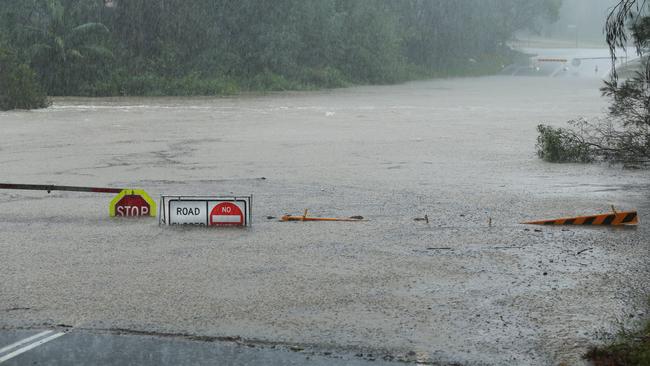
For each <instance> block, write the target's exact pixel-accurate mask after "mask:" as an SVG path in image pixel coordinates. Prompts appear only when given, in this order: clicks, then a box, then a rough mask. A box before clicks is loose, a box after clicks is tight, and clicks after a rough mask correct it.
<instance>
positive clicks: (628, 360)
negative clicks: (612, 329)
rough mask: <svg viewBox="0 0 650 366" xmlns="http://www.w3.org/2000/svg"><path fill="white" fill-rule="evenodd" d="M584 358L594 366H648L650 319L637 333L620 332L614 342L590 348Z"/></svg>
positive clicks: (649, 362)
mask: <svg viewBox="0 0 650 366" xmlns="http://www.w3.org/2000/svg"><path fill="white" fill-rule="evenodd" d="M649 302H650V300H649ZM584 358H585V359H587V360H589V361H591V362H592V363H593V365H594V366H647V365H650V319H648V320H646V321H645V323H644V324H643V327H642V328H641V329H640V330H639V331H636V332H621V333H620V334H619V335H618V337H617V339H616V340H615V341H614V342H612V343H611V344H608V345H605V346H600V347H594V348H592V349H591V350H589V352H588V353H587V354H586V355H585V357H584Z"/></svg>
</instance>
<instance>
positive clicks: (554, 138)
mask: <svg viewBox="0 0 650 366" xmlns="http://www.w3.org/2000/svg"><path fill="white" fill-rule="evenodd" d="M537 132H539V136H538V137H537V155H538V156H539V157H540V158H541V159H544V160H545V161H548V162H551V163H572V162H573V163H588V162H591V161H593V159H594V156H593V151H592V148H591V147H590V146H589V145H587V144H586V143H585V141H584V139H583V138H582V137H581V136H580V135H579V134H576V133H575V132H574V131H573V130H571V129H568V128H561V127H557V128H556V127H552V126H545V125H539V126H537Z"/></svg>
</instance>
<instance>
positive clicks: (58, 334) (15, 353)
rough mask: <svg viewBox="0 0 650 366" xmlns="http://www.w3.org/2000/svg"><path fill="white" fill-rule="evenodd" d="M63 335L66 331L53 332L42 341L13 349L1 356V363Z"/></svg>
mask: <svg viewBox="0 0 650 366" xmlns="http://www.w3.org/2000/svg"><path fill="white" fill-rule="evenodd" d="M62 335H65V333H63V332H60V333H56V334H53V335H51V336H49V337H47V338H43V339H41V340H40V341H36V342H34V343H32V344H30V345H29V346H25V347H23V348H19V349H17V350H15V351H13V352H11V353H8V354H6V355H4V356H2V357H0V363H3V362H5V361H7V360H10V359H12V358H14V357H16V356H18V355H20V354H23V353H25V352H27V351H29V350H32V349H34V348H36V347H38V346H40V345H42V344H44V343H47V342H49V341H52V340H55V339H57V338H59V337H60V336H62Z"/></svg>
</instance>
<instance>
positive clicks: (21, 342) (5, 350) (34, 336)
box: [0, 330, 52, 354]
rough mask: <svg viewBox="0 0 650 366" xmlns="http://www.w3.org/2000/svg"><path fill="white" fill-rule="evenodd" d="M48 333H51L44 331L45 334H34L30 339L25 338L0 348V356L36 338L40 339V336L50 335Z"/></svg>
mask: <svg viewBox="0 0 650 366" xmlns="http://www.w3.org/2000/svg"><path fill="white" fill-rule="evenodd" d="M50 333H52V331H51V330H46V331H45V332H41V333H38V334H35V335H33V336H31V337H27V338H25V339H22V340H20V341H18V342H16V343H12V344H10V345H8V346H7V347H3V348H0V354H2V353H5V352H7V351H9V350H10V349H14V348H16V347H18V346H22V345H23V344H25V343H29V342H31V341H33V340H34V339H36V338H41V337H42V336H44V335H47V334H50Z"/></svg>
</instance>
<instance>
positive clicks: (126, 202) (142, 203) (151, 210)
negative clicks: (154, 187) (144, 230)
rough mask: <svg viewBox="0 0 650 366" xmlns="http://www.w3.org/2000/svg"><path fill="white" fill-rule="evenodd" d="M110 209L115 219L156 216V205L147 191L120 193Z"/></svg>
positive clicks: (131, 190) (130, 190) (133, 190)
mask: <svg viewBox="0 0 650 366" xmlns="http://www.w3.org/2000/svg"><path fill="white" fill-rule="evenodd" d="M109 209H110V215H111V216H113V217H115V216H120V217H138V216H156V203H155V202H154V201H153V200H152V199H151V197H149V195H148V194H147V193H146V192H145V191H142V190H137V189H128V190H123V191H122V192H120V194H118V195H117V196H116V197H115V198H113V200H112V201H111V204H110V207H109Z"/></svg>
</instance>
